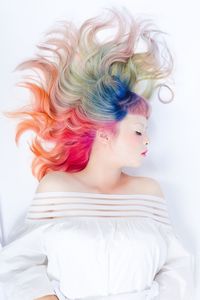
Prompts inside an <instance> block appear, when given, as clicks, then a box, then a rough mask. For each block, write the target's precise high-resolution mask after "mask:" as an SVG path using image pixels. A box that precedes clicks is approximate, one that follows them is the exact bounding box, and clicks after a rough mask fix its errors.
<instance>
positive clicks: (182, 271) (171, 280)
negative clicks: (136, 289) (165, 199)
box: [155, 225, 194, 300]
mask: <svg viewBox="0 0 200 300" xmlns="http://www.w3.org/2000/svg"><path fill="white" fill-rule="evenodd" d="M160 228H161V230H162V234H163V236H164V237H165V238H166V242H167V247H168V252H167V259H166V261H165V264H164V265H163V266H162V268H161V269H160V270H159V272H158V273H157V274H156V277H155V281H157V283H158V284H159V296H158V297H157V298H156V299H155V300H169V299H174V300H194V257H193V255H192V254H191V253H190V252H189V251H188V250H187V249H186V248H185V247H184V246H183V244H182V242H181V239H180V237H179V236H178V235H177V233H176V232H175V231H174V230H173V227H172V226H171V227H168V228H167V227H166V226H165V225H161V227H160Z"/></svg>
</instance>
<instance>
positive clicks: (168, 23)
mask: <svg viewBox="0 0 200 300" xmlns="http://www.w3.org/2000/svg"><path fill="white" fill-rule="evenodd" d="M197 2H198V1H194V0H190V1H187V2H183V1H174V0H168V1H158V0H157V1H156V0H151V1H148V0H146V1H143V0H135V1H130V0H129V1H126V0H123V1H120V0H119V1H108V0H106V1H103V0H101V1H86V0H84V1H77V0H73V1H67V0H29V1H27V0H18V1H11V0H6V1H0V95H1V97H0V110H1V111H3V110H12V109H14V108H17V107H19V106H21V105H23V104H25V103H26V99H27V98H26V97H27V95H28V94H27V92H26V91H25V90H24V89H22V88H21V89H20V88H17V87H16V86H15V84H16V82H17V80H18V79H21V77H20V76H21V74H18V73H17V74H16V73H14V72H13V70H14V68H15V67H16V66H17V65H18V64H19V63H20V62H21V61H23V60H24V59H28V58H31V57H32V56H33V55H34V53H35V51H36V44H38V42H39V41H41V39H42V37H43V34H44V33H45V32H46V30H48V29H49V28H50V27H51V26H52V25H54V24H55V22H56V21H57V20H59V19H64V18H66V19H68V20H69V19H70V20H71V21H74V22H76V23H77V24H80V23H81V22H82V21H84V20H85V19H87V18H89V17H92V16H94V15H96V14H98V13H99V12H101V9H103V8H104V7H110V6H116V7H120V6H125V7H126V8H128V9H129V10H130V12H131V13H132V14H133V15H134V14H137V15H140V16H143V17H147V18H152V19H153V20H154V21H155V23H156V24H157V26H158V27H159V28H160V29H161V30H163V31H165V32H168V36H166V35H165V39H166V41H167V43H168V45H169V48H170V50H171V52H172V54H173V56H174V62H175V69H174V75H173V81H174V86H173V89H174V92H175V99H174V101H173V102H172V103H170V104H162V103H161V102H159V101H158V100H157V98H156V99H155V100H154V101H153V103H152V106H153V112H152V117H151V119H150V121H149V134H150V145H149V153H148V156H147V157H146V158H145V159H144V161H143V164H142V165H141V167H140V168H138V169H134V170H127V172H128V173H130V174H133V175H135V174H138V175H142V176H149V177H152V178H155V179H157V180H158V181H159V182H160V184H161V186H162V188H163V192H164V194H165V197H166V199H167V201H168V203H169V210H170V215H171V219H172V223H173V225H174V229H175V230H176V231H177V232H178V234H179V235H180V236H181V238H182V242H183V243H184V245H185V246H186V247H188V249H189V251H191V252H192V253H193V254H194V257H195V278H196V285H197V289H200V271H199V268H200V267H199V265H200V264H199V262H200V238H199V237H200V229H199V228H200V216H199V212H200V192H199V185H200V182H199V178H200V176H199V170H200V159H199V155H200V134H199V130H200V117H199V115H200V99H199V98H200V97H199V86H200V75H199V73H200V62H199V56H200V30H199V28H200V18H199V8H198V6H197ZM14 133H15V123H14V121H12V120H10V119H7V118H5V117H4V116H3V115H1V118H0V159H1V163H0V166H1V168H0V185H1V187H0V193H1V203H0V208H1V209H2V212H1V214H2V219H1V223H2V224H3V232H4V241H3V242H5V241H6V238H7V236H8V234H9V233H11V232H12V230H13V229H14V228H15V226H16V225H17V224H19V222H20V220H22V218H23V217H24V214H25V211H26V209H27V208H28V205H29V203H30V201H31V198H32V197H33V193H34V191H35V188H36V186H37V184H38V182H37V180H36V179H35V178H34V177H33V176H32V174H31V170H30V164H31V159H32V156H31V153H30V151H29V149H28V144H27V138H28V134H25V135H24V136H23V137H22V139H21V140H20V144H19V147H17V146H16V144H15V142H14ZM2 239H3V238H2ZM197 293H198V295H197V299H200V291H198V290H197Z"/></svg>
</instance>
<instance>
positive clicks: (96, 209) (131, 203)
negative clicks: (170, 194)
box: [26, 192, 171, 226]
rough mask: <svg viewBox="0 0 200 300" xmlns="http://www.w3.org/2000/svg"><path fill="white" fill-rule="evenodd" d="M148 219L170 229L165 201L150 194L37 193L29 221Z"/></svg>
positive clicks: (30, 209) (28, 215)
mask: <svg viewBox="0 0 200 300" xmlns="http://www.w3.org/2000/svg"><path fill="white" fill-rule="evenodd" d="M73 216H75V217H79V216H86V217H87V216H88V217H123V218H124V217H147V218H152V219H154V220H155V221H157V222H160V223H163V224H166V225H168V226H171V223H170V218H169V215H168V210H167V204H166V200H165V199H164V198H162V197H158V196H153V195H147V194H133V195H130V194H98V193H85V192H44V193H35V195H34V198H33V201H32V203H31V205H30V207H29V211H28V213H27V216H26V220H27V221H28V220H48V219H62V218H66V217H73Z"/></svg>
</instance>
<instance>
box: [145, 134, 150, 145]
mask: <svg viewBox="0 0 200 300" xmlns="http://www.w3.org/2000/svg"><path fill="white" fill-rule="evenodd" d="M148 144H149V137H148V136H147V135H146V140H145V145H148Z"/></svg>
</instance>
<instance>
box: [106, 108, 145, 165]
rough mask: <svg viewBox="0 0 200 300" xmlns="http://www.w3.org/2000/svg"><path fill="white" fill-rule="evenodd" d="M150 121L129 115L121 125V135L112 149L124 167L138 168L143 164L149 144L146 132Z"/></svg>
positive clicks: (115, 140)
mask: <svg viewBox="0 0 200 300" xmlns="http://www.w3.org/2000/svg"><path fill="white" fill-rule="evenodd" d="M147 122H148V120H147V119H146V117H144V116H141V115H138V114H128V115H127V116H126V117H125V118H124V119H123V120H122V121H121V122H120V124H119V134H118V136H117V137H115V138H114V139H113V141H112V144H111V147H112V152H113V155H114V156H115V159H116V160H117V161H118V162H119V163H120V165H121V166H123V167H137V166H139V165H140V164H141V162H142V161H143V159H144V158H145V156H144V155H142V154H141V153H142V152H144V151H145V150H147V145H146V143H147V142H149V139H148V135H147V132H146V129H147Z"/></svg>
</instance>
